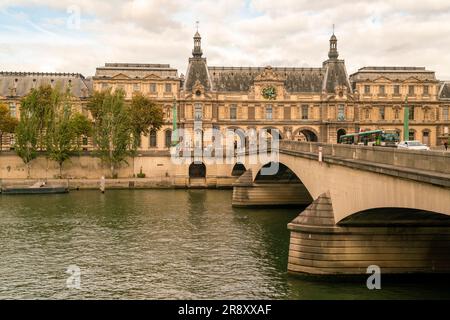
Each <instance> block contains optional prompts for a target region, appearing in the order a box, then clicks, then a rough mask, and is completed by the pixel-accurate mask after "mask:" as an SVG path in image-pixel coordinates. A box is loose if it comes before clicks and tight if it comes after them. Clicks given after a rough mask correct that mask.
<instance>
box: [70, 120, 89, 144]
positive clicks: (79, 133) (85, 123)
mask: <svg viewBox="0 0 450 320" xmlns="http://www.w3.org/2000/svg"><path fill="white" fill-rule="evenodd" d="M71 127H72V129H73V132H74V134H75V144H76V148H77V150H78V151H80V150H81V138H82V137H83V136H85V137H90V136H92V122H91V121H90V120H89V119H88V118H87V117H86V116H85V115H83V114H81V113H75V114H74V115H73V116H72V118H71Z"/></svg>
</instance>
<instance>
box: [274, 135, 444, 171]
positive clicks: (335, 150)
mask: <svg viewBox="0 0 450 320" xmlns="http://www.w3.org/2000/svg"><path fill="white" fill-rule="evenodd" d="M319 147H321V148H322V155H323V156H324V157H327V156H332V157H336V158H342V159H353V160H360V161H367V162H371V163H379V164H385V165H391V166H399V167H404V168H411V169H415V170H423V171H435V172H442V173H447V174H450V153H449V152H443V151H430V150H428V151H416V150H403V149H396V148H390V147H369V146H360V145H348V144H327V143H320V142H301V141H290V140H280V151H283V150H286V151H294V152H303V153H313V154H319Z"/></svg>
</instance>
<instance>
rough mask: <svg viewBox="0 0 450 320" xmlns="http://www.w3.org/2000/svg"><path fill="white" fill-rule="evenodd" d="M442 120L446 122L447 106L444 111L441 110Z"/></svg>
mask: <svg viewBox="0 0 450 320" xmlns="http://www.w3.org/2000/svg"><path fill="white" fill-rule="evenodd" d="M442 118H443V120H445V121H447V120H448V106H444V109H443V110H442Z"/></svg>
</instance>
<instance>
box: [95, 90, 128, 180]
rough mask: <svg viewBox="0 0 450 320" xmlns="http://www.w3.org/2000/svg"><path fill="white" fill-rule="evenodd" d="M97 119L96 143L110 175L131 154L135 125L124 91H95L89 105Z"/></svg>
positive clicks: (113, 175)
mask: <svg viewBox="0 0 450 320" xmlns="http://www.w3.org/2000/svg"><path fill="white" fill-rule="evenodd" d="M87 107H88V109H89V111H91V114H92V115H93V117H94V143H95V145H96V148H97V154H98V156H99V157H100V159H102V161H103V162H104V163H106V164H107V165H109V167H110V170H111V176H112V177H115V169H116V168H117V167H118V166H119V165H120V164H121V163H122V162H125V163H126V158H127V157H128V156H130V155H131V151H132V149H131V147H132V144H133V143H132V138H131V137H132V133H133V130H132V125H131V117H130V111H129V108H127V107H126V106H125V94H124V92H123V91H122V90H117V91H115V92H114V93H111V91H103V92H96V93H94V94H93V96H92V97H91V98H90V100H89V103H88V105H87Z"/></svg>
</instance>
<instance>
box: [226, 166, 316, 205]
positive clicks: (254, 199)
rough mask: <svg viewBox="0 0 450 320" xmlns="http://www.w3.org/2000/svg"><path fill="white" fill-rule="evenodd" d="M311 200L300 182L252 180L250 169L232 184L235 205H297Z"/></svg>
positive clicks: (305, 203)
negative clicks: (258, 181) (260, 181)
mask: <svg viewBox="0 0 450 320" xmlns="http://www.w3.org/2000/svg"><path fill="white" fill-rule="evenodd" d="M312 201H313V199H312V198H311V196H310V195H309V192H308V190H307V189H306V187H305V185H304V184H302V183H283V182H276V181H275V182H270V183H268V182H265V183H255V182H253V177H252V171H251V169H249V170H247V171H246V172H245V173H243V174H242V175H241V177H240V178H239V179H238V180H237V181H236V182H235V183H234V184H233V200H232V205H233V206H236V207H247V206H263V205H264V206H271V205H276V206H280V205H298V206H306V205H308V204H310V203H311V202H312Z"/></svg>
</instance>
